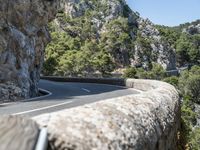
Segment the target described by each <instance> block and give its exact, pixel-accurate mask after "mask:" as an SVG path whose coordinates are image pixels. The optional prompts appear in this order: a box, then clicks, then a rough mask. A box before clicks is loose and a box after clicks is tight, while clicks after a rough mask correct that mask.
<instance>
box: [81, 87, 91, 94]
mask: <svg viewBox="0 0 200 150" xmlns="http://www.w3.org/2000/svg"><path fill="white" fill-rule="evenodd" d="M81 89H82V90H83V91H86V92H88V93H90V92H91V91H90V90H88V89H85V88H81Z"/></svg>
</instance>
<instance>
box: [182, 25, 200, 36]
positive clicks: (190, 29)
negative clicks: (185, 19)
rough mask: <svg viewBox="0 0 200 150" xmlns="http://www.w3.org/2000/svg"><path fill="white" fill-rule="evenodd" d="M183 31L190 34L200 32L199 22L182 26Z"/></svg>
mask: <svg viewBox="0 0 200 150" xmlns="http://www.w3.org/2000/svg"><path fill="white" fill-rule="evenodd" d="M183 32H185V33H188V34H191V35H195V34H200V23H199V24H191V25H190V26H188V27H187V28H184V29H183Z"/></svg>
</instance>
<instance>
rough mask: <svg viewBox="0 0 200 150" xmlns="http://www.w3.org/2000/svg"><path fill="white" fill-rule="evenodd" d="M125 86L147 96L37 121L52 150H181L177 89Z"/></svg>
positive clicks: (156, 85)
mask: <svg viewBox="0 0 200 150" xmlns="http://www.w3.org/2000/svg"><path fill="white" fill-rule="evenodd" d="M126 86H128V87H133V88H134V89H138V90H142V91H143V92H141V93H140V94H137V95H128V96H125V97H119V98H114V99H108V100H104V101H100V102H97V103H94V104H89V105H86V106H81V107H76V108H72V109H67V110H63V111H60V112H55V113H51V114H46V115H41V116H38V117H36V118H34V119H35V120H36V121H37V122H38V123H39V124H40V125H41V126H45V127H47V129H48V132H49V142H50V146H51V149H52V150H65V149H71V150H88V149H95V150H102V149H103V150H116V149H117V150H129V149H131V150H175V149H177V147H176V146H177V145H176V140H177V139H176V138H177V132H178V128H179V125H180V103H179V96H178V92H177V91H176V90H175V88H174V87H173V86H171V85H169V84H167V83H163V82H159V81H148V80H133V79H129V80H127V81H126Z"/></svg>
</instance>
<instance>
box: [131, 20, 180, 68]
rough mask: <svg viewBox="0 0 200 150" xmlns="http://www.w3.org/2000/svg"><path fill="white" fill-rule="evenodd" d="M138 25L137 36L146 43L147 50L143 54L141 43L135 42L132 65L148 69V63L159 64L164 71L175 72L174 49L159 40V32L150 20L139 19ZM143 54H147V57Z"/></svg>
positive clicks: (143, 49)
mask: <svg viewBox="0 0 200 150" xmlns="http://www.w3.org/2000/svg"><path fill="white" fill-rule="evenodd" d="M138 24H139V27H138V28H139V29H138V32H139V36H141V38H142V40H143V41H145V40H146V41H148V43H147V44H149V49H148V52H145V48H144V46H141V43H140V42H137V41H136V44H135V60H134V62H135V64H134V65H136V66H138V65H139V66H145V67H148V64H149V63H150V62H156V63H159V64H161V65H162V66H163V68H164V69H166V70H175V69H176V52H175V49H173V48H172V46H171V45H170V44H169V43H168V42H167V41H165V40H163V39H162V38H161V35H160V33H159V31H158V30H157V29H156V28H155V27H154V25H153V23H152V22H151V21H150V20H148V19H146V20H144V19H142V18H139V19H138ZM145 53H148V55H147V54H145Z"/></svg>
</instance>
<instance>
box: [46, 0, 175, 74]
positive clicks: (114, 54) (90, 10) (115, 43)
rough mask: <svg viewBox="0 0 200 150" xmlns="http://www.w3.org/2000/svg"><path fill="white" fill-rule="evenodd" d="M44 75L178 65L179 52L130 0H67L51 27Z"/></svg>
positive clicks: (169, 67) (103, 72)
mask: <svg viewBox="0 0 200 150" xmlns="http://www.w3.org/2000/svg"><path fill="white" fill-rule="evenodd" d="M49 28H50V31H51V35H52V42H51V43H50V44H49V45H48V47H47V48H46V60H45V62H46V63H45V66H44V74H47V75H52V74H57V75H72V76H76V75H80V74H82V75H83V74H88V73H93V72H96V71H99V72H101V73H102V74H106V73H108V72H111V71H113V70H115V69H118V68H124V67H127V66H137V67H143V68H145V69H147V70H148V69H151V67H152V62H155V63H159V64H161V65H162V66H163V67H164V68H165V69H167V70H170V69H175V64H176V61H175V51H174V49H173V48H172V47H171V46H170V45H169V43H168V42H166V41H165V40H163V39H162V38H161V36H160V33H159V31H158V30H157V29H156V28H155V27H154V25H153V24H152V23H151V22H150V21H149V20H144V19H142V18H140V16H139V15H138V14H137V13H135V12H133V11H132V10H131V9H130V8H129V6H128V5H127V4H126V2H125V0H103V1H97V0H89V1H88V0H87V1H86V0H76V1H73V0H72V1H68V2H66V4H65V9H64V10H61V11H60V12H59V13H58V15H57V17H56V19H55V20H54V21H53V22H52V23H51V24H50V25H49Z"/></svg>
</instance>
